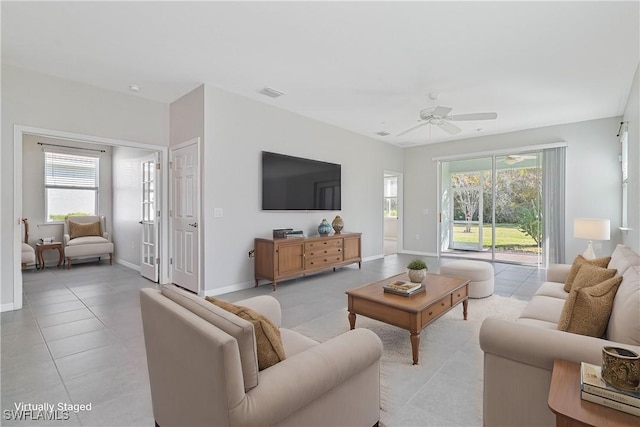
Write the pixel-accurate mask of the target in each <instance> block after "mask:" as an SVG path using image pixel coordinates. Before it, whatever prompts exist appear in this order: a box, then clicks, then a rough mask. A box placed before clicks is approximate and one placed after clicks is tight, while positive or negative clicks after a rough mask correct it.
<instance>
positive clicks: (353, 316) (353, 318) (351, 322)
mask: <svg viewBox="0 0 640 427" xmlns="http://www.w3.org/2000/svg"><path fill="white" fill-rule="evenodd" d="M349 326H350V329H355V328H356V314H355V313H352V312H349Z"/></svg>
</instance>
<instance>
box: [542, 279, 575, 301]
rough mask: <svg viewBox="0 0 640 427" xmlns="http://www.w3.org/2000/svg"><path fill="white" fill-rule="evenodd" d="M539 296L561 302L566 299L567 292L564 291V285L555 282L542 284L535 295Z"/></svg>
mask: <svg viewBox="0 0 640 427" xmlns="http://www.w3.org/2000/svg"><path fill="white" fill-rule="evenodd" d="M535 294H536V295H540V296H548V297H553V298H559V299H562V300H565V299H567V297H568V296H569V293H568V292H565V291H564V283H557V282H544V283H543V284H542V285H540V287H539V288H538V290H537V291H536V293H535Z"/></svg>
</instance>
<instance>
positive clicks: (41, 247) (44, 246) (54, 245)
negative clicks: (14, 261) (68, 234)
mask: <svg viewBox="0 0 640 427" xmlns="http://www.w3.org/2000/svg"><path fill="white" fill-rule="evenodd" d="M49 249H54V250H57V251H58V253H59V254H60V256H59V257H58V267H60V265H61V264H62V262H63V261H64V253H63V251H62V242H51V243H43V242H39V243H36V269H38V270H40V269H42V270H44V267H45V265H44V257H43V256H42V253H43V252H44V251H46V250H49Z"/></svg>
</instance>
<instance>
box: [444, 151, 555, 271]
mask: <svg viewBox="0 0 640 427" xmlns="http://www.w3.org/2000/svg"><path fill="white" fill-rule="evenodd" d="M542 154H543V152H542V151H541V150H538V151H531V152H526V153H515V154H508V155H492V156H486V157H478V158H470V159H461V160H453V161H442V162H441V165H440V166H441V183H442V184H441V208H442V217H441V227H440V252H441V254H442V255H443V256H455V257H463V258H473V259H483V260H490V261H500V262H508V263H517V264H529V265H540V264H541V262H542V260H543V245H542V243H543V241H542V232H543V218H542V206H543V200H542V182H543V170H542Z"/></svg>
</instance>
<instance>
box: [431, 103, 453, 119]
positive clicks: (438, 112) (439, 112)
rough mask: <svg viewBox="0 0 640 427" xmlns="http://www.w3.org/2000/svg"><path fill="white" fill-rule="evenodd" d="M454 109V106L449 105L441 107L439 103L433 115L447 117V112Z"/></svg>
mask: <svg viewBox="0 0 640 427" xmlns="http://www.w3.org/2000/svg"><path fill="white" fill-rule="evenodd" d="M451 110H452V108H449V107H441V106H440V105H438V106H437V107H436V108H435V109H434V110H433V112H432V113H431V115H432V116H433V117H446V116H447V114H449V112H450V111H451Z"/></svg>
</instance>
